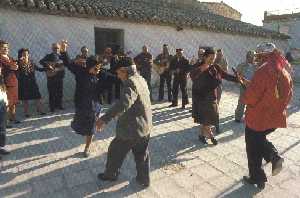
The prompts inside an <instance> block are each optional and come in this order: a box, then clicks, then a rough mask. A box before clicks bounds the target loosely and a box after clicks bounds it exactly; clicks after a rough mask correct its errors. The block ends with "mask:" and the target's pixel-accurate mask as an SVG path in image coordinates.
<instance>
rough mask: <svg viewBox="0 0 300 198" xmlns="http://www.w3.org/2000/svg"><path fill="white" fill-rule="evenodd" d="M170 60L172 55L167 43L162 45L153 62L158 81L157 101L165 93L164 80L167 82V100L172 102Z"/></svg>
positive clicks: (162, 97)
mask: <svg viewBox="0 0 300 198" xmlns="http://www.w3.org/2000/svg"><path fill="white" fill-rule="evenodd" d="M171 60H172V55H170V53H169V49H168V45H167V44H164V45H163V51H162V53H161V54H159V55H158V56H157V57H156V58H155V60H154V61H153V63H154V64H155V65H156V66H157V70H158V74H159V78H160V83H159V95H158V101H162V100H163V99H164V94H165V82H166V83H167V89H168V101H169V102H172V86H171V83H172V75H171V72H170V61H171Z"/></svg>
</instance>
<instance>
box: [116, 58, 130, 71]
mask: <svg viewBox="0 0 300 198" xmlns="http://www.w3.org/2000/svg"><path fill="white" fill-rule="evenodd" d="M132 65H133V61H132V58H130V57H128V56H121V57H119V60H118V62H117V64H116V70H117V69H119V68H121V67H130V66H132Z"/></svg>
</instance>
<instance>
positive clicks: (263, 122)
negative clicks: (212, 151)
mask: <svg viewBox="0 0 300 198" xmlns="http://www.w3.org/2000/svg"><path fill="white" fill-rule="evenodd" d="M256 57H257V61H258V62H259V67H258V69H257V70H256V72H255V74H254V76H253V78H252V80H251V82H249V81H247V80H245V79H244V83H245V84H246V87H247V89H246V91H245V93H244V95H243V97H242V102H243V103H244V104H246V105H247V109H246V116H245V121H246V129H245V141H246V152H247V158H248V168H249V177H248V176H244V178H243V179H244V181H245V182H247V183H249V184H256V185H257V187H258V188H260V189H263V188H264V187H265V182H266V181H267V177H266V174H265V172H264V170H263V168H262V159H265V161H266V162H267V163H268V162H271V163H272V175H273V176H274V175H277V174H278V173H279V172H280V171H281V169H282V164H283V161H284V160H283V158H281V157H280V156H279V154H278V151H277V150H276V148H275V147H274V145H273V144H272V143H271V142H270V141H268V140H267V138H266V136H267V135H268V134H270V133H271V132H274V131H275V130H276V129H277V128H286V127H287V120H286V108H287V105H288V103H289V101H290V99H291V97H292V79H291V76H290V74H289V73H288V71H287V70H286V68H285V67H286V64H288V62H287V60H286V59H285V58H284V56H283V55H282V54H281V53H280V52H279V50H277V49H276V47H275V45H274V44H272V43H262V44H260V45H259V46H258V47H257V55H256Z"/></svg>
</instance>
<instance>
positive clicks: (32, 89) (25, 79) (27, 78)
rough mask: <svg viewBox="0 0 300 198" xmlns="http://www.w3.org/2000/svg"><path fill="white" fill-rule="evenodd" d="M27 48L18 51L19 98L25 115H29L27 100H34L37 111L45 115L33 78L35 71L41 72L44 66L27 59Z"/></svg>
mask: <svg viewBox="0 0 300 198" xmlns="http://www.w3.org/2000/svg"><path fill="white" fill-rule="evenodd" d="M29 58H30V57H29V50H28V49H25V48H22V49H20V50H19V51H18V65H19V77H18V80H19V99H20V100H21V101H23V105H24V114H25V117H30V115H29V112H28V111H29V107H28V105H29V104H28V101H29V100H36V108H37V112H38V113H39V114H40V115H45V113H44V112H43V110H42V97H41V94H40V91H39V87H38V85H37V82H36V78H35V71H39V72H43V71H46V69H45V68H39V67H37V65H36V64H34V63H33V62H32V61H31V60H30V59H29Z"/></svg>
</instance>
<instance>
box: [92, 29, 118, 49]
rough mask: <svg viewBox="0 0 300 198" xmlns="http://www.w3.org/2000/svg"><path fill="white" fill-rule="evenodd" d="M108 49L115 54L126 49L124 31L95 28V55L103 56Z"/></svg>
mask: <svg viewBox="0 0 300 198" xmlns="http://www.w3.org/2000/svg"><path fill="white" fill-rule="evenodd" d="M106 47H110V48H112V50H113V53H114V54H115V53H117V52H119V51H120V50H123V49H124V30H122V29H107V28H97V27H95V54H98V55H100V54H102V53H103V51H104V49H105V48H106Z"/></svg>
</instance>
